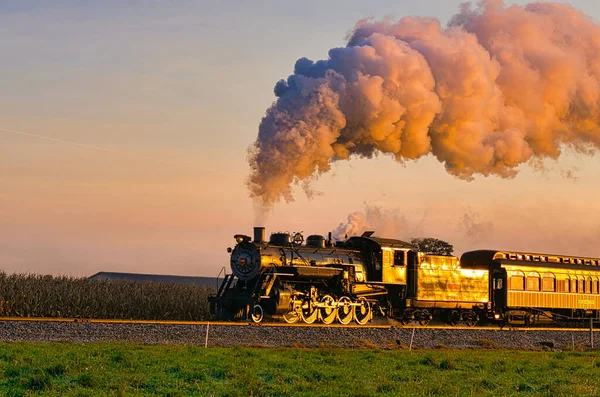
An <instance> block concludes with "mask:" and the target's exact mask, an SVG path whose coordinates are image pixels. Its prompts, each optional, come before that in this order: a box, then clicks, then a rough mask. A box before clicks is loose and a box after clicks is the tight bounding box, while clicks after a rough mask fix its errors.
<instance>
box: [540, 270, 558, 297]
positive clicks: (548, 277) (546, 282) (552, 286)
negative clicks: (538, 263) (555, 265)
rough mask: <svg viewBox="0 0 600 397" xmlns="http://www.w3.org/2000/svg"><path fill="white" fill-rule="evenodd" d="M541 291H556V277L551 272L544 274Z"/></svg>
mask: <svg viewBox="0 0 600 397" xmlns="http://www.w3.org/2000/svg"><path fill="white" fill-rule="evenodd" d="M542 291H548V292H554V291H556V277H554V274H552V273H546V274H544V278H543V279H542Z"/></svg>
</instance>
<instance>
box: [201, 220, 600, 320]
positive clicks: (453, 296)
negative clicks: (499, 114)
mask: <svg viewBox="0 0 600 397" xmlns="http://www.w3.org/2000/svg"><path fill="white" fill-rule="evenodd" d="M373 233H374V232H365V233H364V234H363V235H361V236H353V237H350V238H347V239H346V240H345V241H338V242H336V243H335V244H334V243H333V242H332V239H331V234H329V236H328V238H327V239H326V238H325V237H323V236H320V235H311V236H308V237H307V239H306V242H304V238H303V236H302V235H301V234H300V233H295V234H290V233H273V234H271V236H270V238H269V241H266V240H265V229H264V228H263V227H255V228H254V238H253V239H252V238H251V237H250V236H246V235H242V234H237V235H235V236H234V238H235V240H236V243H237V244H236V246H235V247H234V248H233V249H231V248H228V252H229V253H230V254H231V258H230V264H231V271H232V273H231V274H227V275H226V276H225V278H224V280H223V282H222V283H221V284H220V286H219V288H218V292H217V294H216V295H214V296H211V297H209V302H210V308H211V312H212V313H213V314H214V315H216V317H217V319H221V320H234V319H239V320H251V321H253V322H256V323H260V322H261V321H263V320H264V318H265V317H267V316H268V317H271V318H282V319H283V321H285V322H287V323H295V322H304V323H307V324H311V323H314V322H317V321H319V322H322V323H324V324H331V323H333V322H338V323H340V324H349V323H350V322H353V321H354V322H356V323H358V324H366V323H368V322H369V321H371V320H372V319H373V317H374V316H376V315H378V316H384V317H389V318H394V319H396V320H398V321H400V322H401V323H403V324H408V323H409V322H411V321H416V322H418V323H420V324H421V325H426V324H428V323H429V322H430V321H431V320H432V319H433V318H438V319H441V320H444V321H446V322H447V323H448V324H451V325H456V324H459V323H464V324H466V325H468V326H474V325H475V324H477V323H478V322H480V321H490V322H497V323H500V324H507V323H519V324H525V325H529V324H533V323H536V322H541V321H544V320H547V321H554V320H557V319H561V320H576V321H577V320H584V319H596V320H597V319H600V259H595V258H585V257H574V256H565V255H546V254H532V253H522V252H507V251H493V250H480V251H470V252H465V253H464V254H463V255H462V256H461V259H460V261H459V259H458V258H456V257H454V256H440V255H428V254H425V253H423V252H418V251H417V250H415V249H414V248H413V246H412V245H411V244H409V243H407V242H404V241H401V240H395V239H387V238H379V237H374V236H373Z"/></svg>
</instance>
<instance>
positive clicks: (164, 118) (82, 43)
mask: <svg viewBox="0 0 600 397" xmlns="http://www.w3.org/2000/svg"><path fill="white" fill-rule="evenodd" d="M460 3H461V1H447V0H439V1H436V0H426V1H420V2H414V1H408V0H407V1H402V0H396V1H377V0H373V1H369V2H364V1H361V2H358V1H354V0H351V1H337V0H332V1H305V2H290V1H261V2H234V1H218V2H208V1H206V2H205V1H190V0H170V1H167V0H155V1H116V0H110V1H103V2H97V1H53V2H47V1H27V0H24V1H19V2H12V1H2V0H0V52H1V54H2V63H1V64H0V73H1V76H2V78H0V270H3V271H6V272H32V273H45V274H68V275H74V276H86V275H91V274H94V273H96V272H98V271H122V272H144V273H158V274H179V275H202V276H211V275H216V274H217V273H218V272H219V270H220V269H221V268H222V267H224V266H225V267H226V268H227V267H228V265H229V260H228V255H227V252H226V249H227V247H229V246H232V245H233V244H234V240H233V235H234V234H238V233H243V234H248V235H251V234H252V227H253V226H254V222H255V219H256V218H255V213H254V205H253V201H252V200H251V199H250V197H249V193H248V189H247V187H246V184H245V181H246V179H247V177H248V175H249V168H248V163H247V155H248V153H247V149H248V147H249V145H251V144H252V143H253V142H254V140H255V139H256V136H257V131H258V125H259V123H260V120H261V118H262V117H263V116H264V115H265V111H266V109H267V108H268V107H269V106H270V105H271V104H272V102H273V101H274V100H275V96H274V94H273V86H274V84H275V83H276V82H277V80H279V79H281V78H286V77H287V76H288V75H290V74H291V73H292V72H293V66H294V63H295V61H296V60H297V59H298V58H301V57H308V58H311V59H314V60H317V59H324V58H326V57H327V53H328V50H329V49H330V48H333V47H340V46H344V45H345V40H344V39H345V37H346V36H347V35H348V33H349V32H350V31H351V29H352V27H353V26H354V25H355V23H356V22H357V21H358V20H360V19H362V18H365V17H375V18H382V17H384V16H386V15H390V16H393V17H396V18H398V17H402V16H415V15H420V16H432V17H436V18H438V19H440V21H442V23H446V22H447V21H448V19H449V18H450V17H451V16H452V15H453V14H455V13H456V12H457V11H458V7H459V4H460ZM514 3H519V4H524V3H525V2H507V4H514ZM570 3H571V4H573V5H574V6H575V7H576V8H578V9H580V10H582V11H583V12H585V13H586V14H588V15H590V16H591V17H592V18H594V19H596V20H599V19H600V4H599V3H597V2H596V1H592V0H588V1H584V0H579V1H571V2H570ZM519 171H520V172H519V174H518V175H517V176H516V177H515V178H513V179H501V178H498V177H481V176H476V177H475V180H474V181H471V182H465V181H463V180H460V179H456V178H455V177H453V176H451V175H449V174H448V173H446V171H445V170H444V167H443V165H442V164H440V163H439V162H438V161H437V160H435V159H433V158H432V157H431V156H430V157H425V158H421V159H419V160H418V161H414V162H408V163H406V164H404V165H400V164H398V163H396V162H395V161H393V160H392V159H391V158H390V157H389V156H385V155H380V156H378V157H376V158H374V159H354V160H351V161H348V162H338V163H335V164H334V165H333V170H332V172H330V173H327V174H325V175H323V176H321V177H320V178H319V179H318V180H317V181H315V183H314V188H315V190H317V191H318V192H319V194H318V195H316V196H314V197H313V198H312V199H309V198H307V197H306V196H305V195H304V194H303V192H302V190H301V189H299V188H297V189H295V190H294V193H295V194H294V195H295V201H294V202H292V203H285V202H283V203H280V204H278V205H276V206H275V207H274V208H273V210H272V212H271V213H270V214H269V216H268V218H267V219H266V221H265V222H264V225H260V226H265V227H266V228H267V233H270V232H274V231H293V232H295V231H302V232H304V233H305V235H307V234H326V233H327V232H328V231H332V230H334V229H335V228H336V227H338V225H339V224H340V223H345V222H346V221H347V218H348V215H349V214H352V213H355V212H364V213H369V212H370V213H373V211H374V209H375V210H376V211H379V214H383V215H384V217H385V218H386V221H384V222H383V223H381V227H382V230H384V231H385V233H388V234H391V235H385V237H394V238H401V239H404V240H408V239H410V238H412V237H437V238H442V239H444V240H446V241H448V242H450V243H452V244H454V246H455V249H456V253H457V254H460V253H462V252H464V251H467V250H472V249H480V248H493V249H507V250H521V251H530V252H551V253H562V254H572V255H583V256H596V257H600V245H599V244H598V243H597V241H598V239H599V238H600V203H599V201H598V200H597V197H598V196H599V195H600V186H599V185H598V183H597V181H598V177H597V175H598V174H599V172H600V158H599V157H598V156H585V155H582V154H579V153H575V152H573V151H572V150H570V149H568V148H564V150H563V155H562V156H561V157H560V159H559V160H558V161H552V160H549V161H546V162H545V163H544V168H543V169H541V170H540V169H539V168H533V167H531V166H529V165H524V166H521V167H520V168H519ZM390 222H392V223H393V224H392V225H390V224H389V223H390ZM381 233H382V232H379V234H380V235H382V234H381Z"/></svg>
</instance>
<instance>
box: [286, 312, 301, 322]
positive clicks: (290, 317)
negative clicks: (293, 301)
mask: <svg viewBox="0 0 600 397" xmlns="http://www.w3.org/2000/svg"><path fill="white" fill-rule="evenodd" d="M299 319H300V316H299V315H298V312H297V311H295V310H292V311H291V312H287V313H285V314H284V315H283V320H284V321H285V322H286V323H288V324H294V323H295V322H297V321H298V320H299Z"/></svg>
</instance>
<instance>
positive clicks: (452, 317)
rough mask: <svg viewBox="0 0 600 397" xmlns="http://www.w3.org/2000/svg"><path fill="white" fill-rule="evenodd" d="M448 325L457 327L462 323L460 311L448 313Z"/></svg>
mask: <svg viewBox="0 0 600 397" xmlns="http://www.w3.org/2000/svg"><path fill="white" fill-rule="evenodd" d="M447 321H448V324H449V325H452V326H455V325H457V324H458V323H459V321H460V312H459V311H458V310H450V311H449V312H448V320H447Z"/></svg>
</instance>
